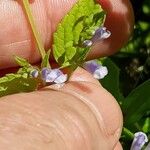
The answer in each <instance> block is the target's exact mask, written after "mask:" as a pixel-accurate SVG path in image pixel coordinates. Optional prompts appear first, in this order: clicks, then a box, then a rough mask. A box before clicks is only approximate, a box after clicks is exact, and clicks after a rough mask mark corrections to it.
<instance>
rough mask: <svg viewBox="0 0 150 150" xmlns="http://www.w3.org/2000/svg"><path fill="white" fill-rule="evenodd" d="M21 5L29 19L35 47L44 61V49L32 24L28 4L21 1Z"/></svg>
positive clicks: (24, 0)
mask: <svg viewBox="0 0 150 150" xmlns="http://www.w3.org/2000/svg"><path fill="white" fill-rule="evenodd" d="M23 5H24V9H25V12H26V15H27V17H28V19H29V23H30V25H31V29H32V32H33V35H34V38H35V40H36V43H37V46H38V50H39V52H40V54H41V57H42V59H44V57H45V49H44V46H43V44H42V40H41V38H40V35H39V33H38V31H37V29H36V25H35V22H34V19H33V16H32V11H31V9H30V3H29V1H28V0H23Z"/></svg>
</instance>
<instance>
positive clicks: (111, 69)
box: [100, 58, 124, 104]
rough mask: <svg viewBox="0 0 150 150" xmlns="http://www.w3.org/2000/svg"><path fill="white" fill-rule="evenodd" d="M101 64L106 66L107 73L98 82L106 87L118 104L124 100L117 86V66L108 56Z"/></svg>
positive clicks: (118, 72)
mask: <svg viewBox="0 0 150 150" xmlns="http://www.w3.org/2000/svg"><path fill="white" fill-rule="evenodd" d="M103 65H104V66H107V68H108V75H107V76H106V77H105V78H104V79H102V80H101V81H100V82H101V84H102V86H103V87H104V88H105V89H107V90H108V91H109V92H110V93H111V94H112V95H113V96H114V97H115V98H116V99H117V101H118V102H120V104H121V103H122V101H123V100H124V97H123V95H122V94H121V92H120V87H119V74H120V70H119V68H118V67H117V66H116V65H115V64H114V63H113V61H112V60H111V59H109V58H107V59H104V60H103Z"/></svg>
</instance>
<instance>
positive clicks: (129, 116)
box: [123, 80, 150, 126]
mask: <svg viewBox="0 0 150 150" xmlns="http://www.w3.org/2000/svg"><path fill="white" fill-rule="evenodd" d="M149 110H150V80H148V81H146V82H144V83H143V84H141V85H140V86H139V87H137V88H136V89H134V90H133V91H132V92H131V93H130V94H129V95H128V96H127V98H125V100H124V103H123V112H124V116H125V118H124V120H125V125H127V126H128V125H131V124H134V123H136V122H137V121H138V120H140V119H141V117H143V115H144V114H145V113H146V112H147V111H149Z"/></svg>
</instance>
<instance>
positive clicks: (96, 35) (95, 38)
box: [91, 27, 111, 43]
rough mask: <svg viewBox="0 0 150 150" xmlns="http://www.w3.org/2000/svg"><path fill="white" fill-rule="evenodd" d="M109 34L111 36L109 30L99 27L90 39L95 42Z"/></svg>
mask: <svg viewBox="0 0 150 150" xmlns="http://www.w3.org/2000/svg"><path fill="white" fill-rule="evenodd" d="M110 36H111V32H110V31H108V30H107V28H106V27H100V28H98V29H97V30H96V31H95V33H94V35H93V37H92V39H91V41H92V42H93V43H95V42H97V41H99V40H103V39H107V38H109V37H110Z"/></svg>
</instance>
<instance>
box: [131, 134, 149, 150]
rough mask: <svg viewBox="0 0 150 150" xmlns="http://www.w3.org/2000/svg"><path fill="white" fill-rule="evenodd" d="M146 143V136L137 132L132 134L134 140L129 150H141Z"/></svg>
mask: <svg viewBox="0 0 150 150" xmlns="http://www.w3.org/2000/svg"><path fill="white" fill-rule="evenodd" d="M146 142H148V138H147V135H146V134H145V133H143V132H137V133H135V134H134V139H133V142H132V146H131V149H130V150H141V149H142V147H143V146H144V144H145V143H146Z"/></svg>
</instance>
